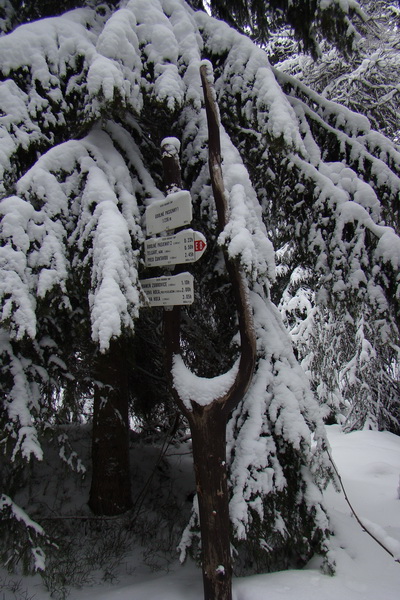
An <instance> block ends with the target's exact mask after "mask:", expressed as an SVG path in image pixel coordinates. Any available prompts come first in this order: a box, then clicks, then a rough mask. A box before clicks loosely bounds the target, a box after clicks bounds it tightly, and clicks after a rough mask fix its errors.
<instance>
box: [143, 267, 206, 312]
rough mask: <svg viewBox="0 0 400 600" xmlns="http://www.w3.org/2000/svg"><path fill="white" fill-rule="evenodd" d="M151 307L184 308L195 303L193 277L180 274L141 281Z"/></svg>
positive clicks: (187, 274) (188, 274)
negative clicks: (185, 305)
mask: <svg viewBox="0 0 400 600" xmlns="http://www.w3.org/2000/svg"><path fill="white" fill-rule="evenodd" d="M140 283H141V286H142V289H143V291H144V293H145V294H146V296H147V299H148V301H149V304H150V306H182V305H184V304H192V303H193V301H194V291H193V275H191V274H190V273H179V275H171V276H170V277H152V278H150V279H142V280H141V281H140Z"/></svg>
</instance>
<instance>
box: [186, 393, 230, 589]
mask: <svg viewBox="0 0 400 600" xmlns="http://www.w3.org/2000/svg"><path fill="white" fill-rule="evenodd" d="M189 419H190V425H191V431H192V447H193V462H194V470H195V476H196V491H197V499H198V503H199V519H200V531H201V546H202V571H203V587H204V598H205V600H231V599H232V558H231V548H230V519H229V501H228V484H227V473H226V419H225V418H224V416H223V415H222V414H221V406H220V405H219V404H216V403H215V404H214V403H213V404H212V405H210V406H207V407H205V408H203V407H196V408H195V409H194V410H193V412H192V413H191V415H190V416H189Z"/></svg>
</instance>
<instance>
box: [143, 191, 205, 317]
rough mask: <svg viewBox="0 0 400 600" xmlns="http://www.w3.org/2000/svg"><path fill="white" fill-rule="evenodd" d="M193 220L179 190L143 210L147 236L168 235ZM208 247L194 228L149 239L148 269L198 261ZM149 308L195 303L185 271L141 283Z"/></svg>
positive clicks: (188, 200) (184, 194)
mask: <svg viewBox="0 0 400 600" xmlns="http://www.w3.org/2000/svg"><path fill="white" fill-rule="evenodd" d="M191 221H192V199H191V196H190V194H189V192H187V191H185V190H182V191H179V192H174V193H173V194H169V195H168V196H167V197H166V198H165V199H164V200H160V201H158V202H153V204H151V205H150V206H148V207H147V209H146V230H147V235H151V236H154V235H157V234H160V233H167V232H168V231H171V230H173V229H176V228H177V227H184V226H185V225H189V224H190V222H191ZM206 247H207V242H206V239H205V237H204V236H203V235H202V234H201V233H199V232H198V231H193V229H185V230H183V231H179V232H178V233H175V234H174V235H166V236H161V237H151V238H149V239H147V240H146V241H145V243H144V251H145V264H146V266H147V267H168V266H171V265H178V264H179V265H180V264H185V263H192V262H195V261H196V260H198V259H199V258H200V257H201V256H202V255H203V253H204V251H205V249H206ZM140 283H141V286H142V289H143V291H144V293H145V294H146V296H147V299H148V301H149V305H150V306H178V305H179V306H182V305H185V304H192V303H193V301H194V290H193V275H191V274H190V273H188V272H185V273H179V274H178V275H170V276H163V277H152V278H151V279H142V280H141V281H140Z"/></svg>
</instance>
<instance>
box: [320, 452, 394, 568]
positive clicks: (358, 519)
mask: <svg viewBox="0 0 400 600" xmlns="http://www.w3.org/2000/svg"><path fill="white" fill-rule="evenodd" d="M326 452H327V454H328V457H329V460H330V462H331V465H332V467H333V469H334V471H335V473H336V475H337V478H338V480H339V484H340V487H341V488H342V492H343V494H344V497H345V500H346V502H347V504H348V505H349V507H350V510H351V512H352V513H353V516H354V517H355V519H356V521H357V523H358V524H359V525H360V526H361V528H362V529H363V530H364V531H365V533H368V535H369V536H370V537H372V539H373V540H375V542H376V543H377V544H379V546H381V548H383V549H384V550H386V552H387V553H388V554H390V556H391V557H392V558H394V560H395V562H397V563H399V564H400V558H396V557H395V555H394V554H393V552H391V551H390V550H389V548H387V547H386V546H385V545H384V544H383V543H382V542H381V541H380V540H378V538H377V537H376V536H374V534H373V533H371V531H369V529H368V527H366V526H365V525H364V523H363V522H362V521H361V519H360V517H359V516H358V515H357V513H356V511H355V510H354V508H353V506H352V504H351V502H350V500H349V497H348V495H347V492H346V489H345V487H344V485H343V481H342V478H341V476H340V473H339V470H338V468H337V466H336V464H335V462H334V460H333V458H332V455H331V453H330V452H329V449H328V448H326Z"/></svg>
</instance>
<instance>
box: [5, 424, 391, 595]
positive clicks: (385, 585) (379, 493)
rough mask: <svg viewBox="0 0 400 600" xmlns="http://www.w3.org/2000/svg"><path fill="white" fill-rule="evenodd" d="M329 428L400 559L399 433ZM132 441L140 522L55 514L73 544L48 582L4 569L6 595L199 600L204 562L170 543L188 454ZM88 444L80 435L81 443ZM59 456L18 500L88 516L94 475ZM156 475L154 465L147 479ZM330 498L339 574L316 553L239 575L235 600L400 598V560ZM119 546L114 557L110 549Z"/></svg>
mask: <svg viewBox="0 0 400 600" xmlns="http://www.w3.org/2000/svg"><path fill="white" fill-rule="evenodd" d="M327 430H328V436H329V440H330V444H331V447H332V453H333V457H334V460H335V462H336V464H337V467H338V469H339V471H340V474H341V477H342V480H343V483H344V485H345V488H346V491H347V494H348V496H349V499H350V501H351V503H352V504H353V507H354V508H355V510H356V512H357V513H358V515H359V517H360V518H361V519H363V521H364V523H365V524H366V525H368V527H370V528H371V529H372V530H373V532H374V533H375V534H376V535H377V536H378V538H379V539H380V540H381V541H383V542H384V543H385V544H386V545H387V546H388V547H389V548H390V549H391V551H392V552H393V553H394V554H396V555H397V556H399V557H400V498H399V496H400V482H399V475H400V437H397V436H395V435H393V434H390V433H386V432H376V431H356V432H353V433H351V434H346V435H345V434H343V433H342V432H341V430H340V428H339V427H338V426H330V427H328V428H327ZM78 437H79V436H78ZM88 438H89V436H84V438H83V439H85V440H86V439H88ZM75 439H76V438H75ZM133 447H134V448H135V449H136V455H135V456H133V461H132V462H133V465H132V469H133V474H134V475H135V479H134V480H135V481H136V482H137V483H139V484H140V485H138V488H137V489H138V490H141V491H143V484H146V489H147V493H146V494H142V493H141V495H140V497H139V499H138V502H137V504H136V509H137V510H136V514H138V516H137V517H136V519H135V520H134V524H133V526H132V522H131V523H128V522H123V521H121V519H120V520H115V519H114V520H111V521H108V522H106V523H103V522H101V523H100V522H99V527H98V528H97V531H96V526H95V524H93V523H92V525H91V527H90V529H88V525H87V522H86V521H85V520H77V521H72V520H71V521H70V520H68V519H66V520H60V521H58V520H57V519H55V520H54V521H50V520H49V521H48V523H49V527H53V528H55V529H54V530H53V531H55V532H56V534H57V532H58V534H59V535H60V533H61V532H62V531H64V532H65V531H67V532H68V533H69V535H71V537H72V538H75V542H74V544H72V545H71V546H69V547H66V548H64V552H63V554H62V555H61V554H60V555H59V557H58V558H56V561H55V562H53V564H52V566H51V569H50V571H49V575H48V578H47V588H48V589H46V588H45V586H44V585H43V582H42V580H41V578H40V577H39V576H38V575H37V576H35V577H22V576H11V575H9V574H7V573H6V572H5V571H0V599H1V600H11V599H18V600H29V599H31V598H35V599H37V600H42V599H43V600H48V599H49V598H50V594H49V591H48V590H49V589H52V590H53V591H54V592H55V596H56V597H58V598H61V597H62V596H63V595H66V594H65V592H67V589H68V593H69V596H68V597H69V598H70V600H95V599H96V600H201V598H202V581H201V572H200V570H199V569H198V568H197V567H196V566H195V565H194V564H193V563H192V562H190V561H187V562H186V563H185V564H184V565H183V566H181V565H180V564H179V561H178V558H177V556H176V555H175V553H174V550H173V548H174V547H175V544H176V540H177V539H178V530H179V528H181V526H182V524H184V521H185V519H187V516H188V514H189V511H190V496H191V492H192V491H193V481H192V476H191V468H190V467H191V465H190V456H189V454H188V453H183V454H182V453H181V452H180V451H178V450H177V448H175V447H174V446H169V448H168V449H167V451H166V457H167V458H165V459H163V460H162V461H159V451H160V449H155V447H154V445H148V446H144V445H141V444H137V443H134V444H133ZM83 449H84V448H83V446H82V436H80V450H81V451H82V450H83ZM56 454H58V452H57V453H56V452H54V455H53V458H55V456H56ZM54 464H56V462H54V463H53V465H52V464H51V460H49V461H48V462H47V463H46V464H45V465H42V466H41V469H42V470H40V471H36V472H34V473H30V474H29V476H28V477H27V479H26V486H24V491H23V493H21V495H20V497H19V500H20V501H21V502H22V501H23V500H24V499H25V502H26V501H27V500H28V497H29V498H30V503H31V504H30V506H29V509H30V510H29V512H30V513H31V514H32V513H33V515H35V514H36V515H38V514H39V513H42V514H43V512H44V511H45V510H46V511H47V514H54V515H57V514H58V515H59V514H60V513H61V514H63V515H72V514H77V512H79V513H80V514H82V515H85V511H86V514H87V515H88V516H89V512H88V509H87V508H86V507H85V502H86V498H87V495H86V494H87V485H88V481H87V480H88V479H89V475H90V474H87V476H86V477H85V478H83V479H82V478H81V476H80V475H79V477H76V476H75V479H72V478H71V477H70V476H68V474H67V472H66V471H63V470H62V469H60V467H59V462H58V461H57V464H58V467H57V468H56V469H54ZM155 465H157V467H156V468H155V469H154V466H155ZM46 471H47V475H48V474H49V473H52V479H51V481H49V480H48V477H45V472H46ZM149 473H153V475H152V478H151V480H150V481H149V480H148V475H149ZM77 482H79V483H77ZM141 486H142V487H141ZM161 490H162V491H161ZM326 502H327V505H328V506H329V510H330V514H331V520H332V525H333V528H334V530H335V536H334V537H333V538H332V552H333V554H334V558H335V561H336V574H335V575H334V576H333V577H331V576H328V575H323V574H322V573H321V572H320V570H319V565H318V560H312V561H311V563H310V564H309V565H308V566H307V568H306V569H304V570H291V571H282V572H279V573H272V574H265V575H256V576H251V577H238V578H235V581H234V599H235V600H265V598H268V600H289V599H290V600H293V598H294V597H295V598H296V600H309V599H310V598H311V597H312V598H318V600H336V599H337V598H341V599H342V600H377V598H379V599H380V600H397V599H398V597H399V589H400V563H399V562H395V560H394V559H393V558H391V556H390V555H389V554H387V553H386V552H385V551H384V550H383V549H382V548H381V547H380V546H379V545H378V544H377V543H376V542H375V541H374V540H373V539H372V538H371V537H370V536H369V535H367V533H365V532H364V531H363V530H362V529H361V528H360V526H359V524H358V523H357V521H356V519H355V518H354V517H353V516H352V515H351V512H350V509H349V506H348V504H347V503H346V501H345V499H344V496H343V494H342V493H340V494H339V493H337V492H335V491H334V490H333V489H332V488H330V489H328V490H327V492H326ZM160 507H162V510H160ZM163 511H164V517H165V515H166V513H168V516H169V520H170V524H169V525H168V526H165V525H164V517H163ZM174 511H175V514H174ZM171 517H172V518H171ZM171 523H172V524H171ZM43 524H45V523H43ZM173 524H175V525H173ZM129 525H131V529H130V530H128V526H129ZM57 528H59V529H57ZM60 528H61V529H60ZM63 528H64V529H63ZM132 529H133V531H134V536H133V537H134V539H135V540H136V541H135V542H134V544H132V539H133V538H132ZM72 534H73V535H72ZM112 548H113V549H115V550H116V554H117V556H116V557H115V556H112V555H111V553H110V552H109V551H110V550H111V549H112ZM90 565H92V567H90ZM63 577H64V579H66V581H65V586H64V584H63V583H62V582H63ZM73 581H74V582H75V583H77V584H79V583H80V584H81V587H80V588H78V587H73V588H70V589H69V588H68V584H69V583H71V582H73Z"/></svg>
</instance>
